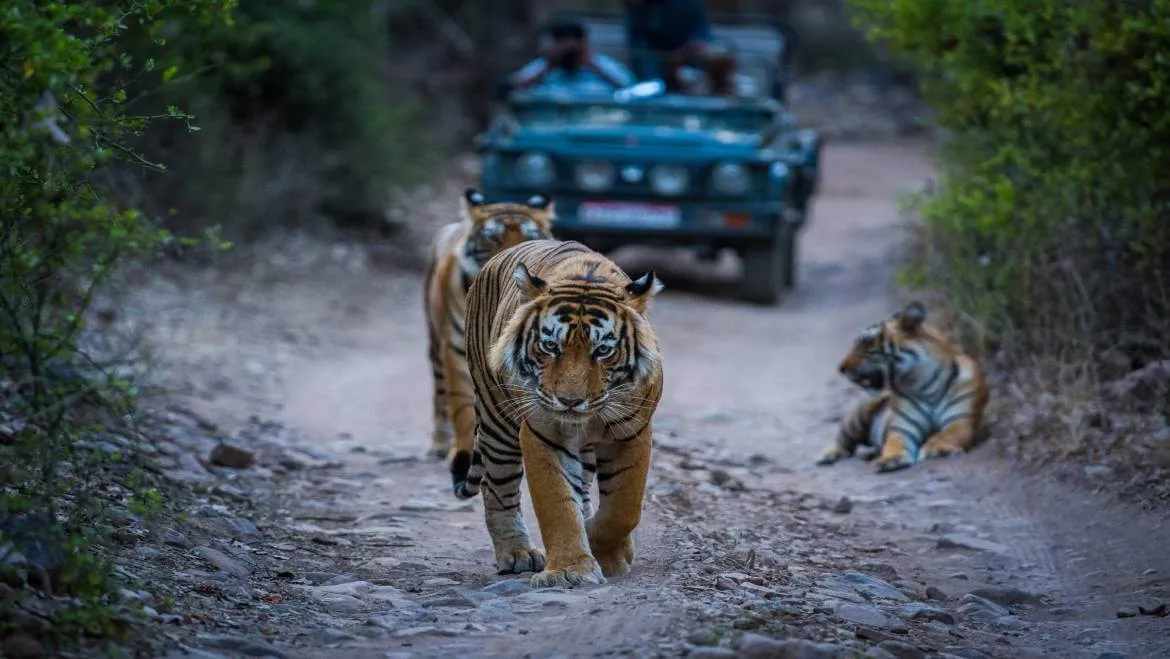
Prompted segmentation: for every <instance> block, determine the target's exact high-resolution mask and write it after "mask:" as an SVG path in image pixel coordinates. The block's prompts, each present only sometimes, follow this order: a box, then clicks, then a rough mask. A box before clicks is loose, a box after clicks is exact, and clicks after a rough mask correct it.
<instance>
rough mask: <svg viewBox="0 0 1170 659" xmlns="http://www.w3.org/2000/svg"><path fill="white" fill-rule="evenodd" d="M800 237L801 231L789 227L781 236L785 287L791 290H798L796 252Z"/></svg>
mask: <svg viewBox="0 0 1170 659" xmlns="http://www.w3.org/2000/svg"><path fill="white" fill-rule="evenodd" d="M799 236H800V230H799V229H797V228H796V227H789V228H788V229H787V230H786V231H784V233H783V234H782V236H781V242H782V243H783V245H784V287H785V288H789V289H791V288H796V270H797V267H796V251H797V247H798V246H797V238H798V237H799Z"/></svg>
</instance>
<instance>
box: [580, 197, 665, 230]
mask: <svg viewBox="0 0 1170 659" xmlns="http://www.w3.org/2000/svg"><path fill="white" fill-rule="evenodd" d="M577 219H579V220H580V221H581V223H582V224H591V225H595V226H610V227H637V228H639V229H673V228H674V227H677V226H678V225H679V224H681V223H682V211H680V210H679V208H678V206H667V205H662V204H623V203H613V202H596V201H592V202H584V203H582V204H581V205H580V206H579V207H578V209H577Z"/></svg>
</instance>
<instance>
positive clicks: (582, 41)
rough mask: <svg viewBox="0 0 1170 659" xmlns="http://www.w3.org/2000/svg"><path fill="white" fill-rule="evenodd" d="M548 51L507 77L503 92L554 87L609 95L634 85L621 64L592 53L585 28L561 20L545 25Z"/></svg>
mask: <svg viewBox="0 0 1170 659" xmlns="http://www.w3.org/2000/svg"><path fill="white" fill-rule="evenodd" d="M548 31H549V35H550V36H551V37H552V48H551V49H550V52H549V53H548V55H547V56H544V57H538V58H536V59H534V60H532V61H531V62H529V63H528V64H527V65H525V66H524V68H522V69H520V70H519V71H517V72H516V73H514V74H512V75H511V76H509V78H508V79H507V81H506V82H505V87H506V89H507V90H509V91H510V90H511V89H530V88H533V87H537V86H540V87H542V88H555V89H563V90H567V91H572V92H574V93H587V94H588V93H602V94H607V93H612V92H613V91H614V90H615V89H619V88H622V87H628V86H630V85H632V84H634V82H636V80H635V78H634V74H633V73H631V72H630V70H629V69H627V68H626V66H625V65H624V64H622V63H621V62H619V61H617V60H616V59H614V58H612V57H610V56H608V55H605V54H603V53H593V52H591V51H590V49H589V40H588V37H587V35H586V31H585V26H584V25H582V24H581V23H579V22H577V21H565V22H559V23H555V24H553V25H551V26H549V30H548Z"/></svg>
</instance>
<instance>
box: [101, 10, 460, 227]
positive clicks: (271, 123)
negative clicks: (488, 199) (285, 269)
mask: <svg viewBox="0 0 1170 659" xmlns="http://www.w3.org/2000/svg"><path fill="white" fill-rule="evenodd" d="M393 11H394V6H393V5H392V4H387V3H373V4H372V5H371V3H369V2H354V1H353V0H321V1H318V2H296V1H292V0H279V1H267V0H239V6H238V7H237V9H236V11H235V12H234V20H233V24H232V25H218V26H213V27H212V28H211V29H207V30H189V29H186V27H185V26H183V25H180V26H179V27H176V28H174V29H173V30H172V32H173V33H172V34H170V38H169V41H168V44H167V47H168V49H169V50H170V51H171V52H174V53H178V54H179V55H180V56H181V57H182V58H183V59H184V60H186V61H189V62H191V63H192V65H193V67H194V68H193V69H192V72H194V71H197V72H198V75H190V76H181V75H180V76H179V77H177V79H176V84H173V85H170V86H168V87H167V88H166V89H164V90H162V91H161V92H159V93H150V94H146V95H143V96H142V98H141V99H140V101H139V104H138V106H137V107H140V108H142V110H143V111H145V112H157V111H159V110H160V109H163V108H166V107H168V106H170V105H178V106H180V107H183V108H184V109H185V110H188V111H190V112H191V113H193V114H194V115H196V116H197V117H198V128H199V129H200V132H201V139H199V140H176V135H177V131H176V130H175V127H173V126H159V127H156V128H155V129H154V130H152V131H151V132H150V133H148V134H147V136H146V138H145V140H144V142H143V148H148V149H150V150H151V151H153V152H157V153H162V154H163V155H165V157H166V158H167V161H168V162H169V163H170V164H171V166H172V172H173V174H174V175H173V176H167V177H165V178H162V179H159V178H157V177H147V178H143V177H121V178H120V179H119V181H118V183H119V185H120V188H121V193H122V195H123V196H125V197H127V198H130V199H132V200H134V201H135V203H137V204H139V205H141V206H142V207H144V208H145V209H147V210H150V211H153V212H154V213H155V214H156V215H159V216H169V219H168V220H167V226H168V227H169V228H171V229H173V230H176V231H178V230H184V231H188V232H191V231H199V230H202V229H203V228H205V227H207V226H212V225H220V226H221V227H222V231H223V235H224V236H225V237H227V238H229V239H231V240H233V241H236V242H241V243H244V242H250V241H252V240H254V239H257V238H259V237H261V236H263V235H265V234H267V233H269V232H271V231H272V230H274V229H324V228H329V227H333V226H341V227H343V228H355V229H362V230H370V229H373V230H381V231H386V230H389V229H391V225H390V223H389V221H388V220H387V218H386V216H385V210H386V207H387V205H388V203H389V202H390V200H391V195H392V192H393V190H394V188H395V187H396V186H397V187H411V186H413V185H414V184H416V183H418V182H420V181H422V180H424V179H425V178H426V177H427V176H429V175H430V174H431V172H432V168H433V167H434V166H435V165H437V164H438V163H440V162H441V160H442V155H443V154H441V153H436V150H435V149H433V148H431V146H430V139H429V135H428V132H427V131H428V125H427V122H426V119H427V117H426V112H427V109H426V108H425V107H423V106H422V105H421V104H420V103H419V102H417V101H416V100H415V98H414V97H413V96H412V95H411V94H409V93H407V92H406V90H404V89H401V88H399V87H398V86H396V85H395V84H393V82H392V80H391V76H390V75H389V69H390V68H392V67H394V66H396V63H395V61H394V59H393V53H392V52H391V50H390V41H389V36H388V35H389V30H388V21H389V18H390V16H391V14H392V13H393ZM143 46H144V45H143V44H142V42H141V40H139V42H138V43H136V44H134V48H135V49H136V50H137V49H141V48H143ZM178 132H181V130H180V131H178ZM172 208H174V209H175V211H174V212H172V211H171V209H172Z"/></svg>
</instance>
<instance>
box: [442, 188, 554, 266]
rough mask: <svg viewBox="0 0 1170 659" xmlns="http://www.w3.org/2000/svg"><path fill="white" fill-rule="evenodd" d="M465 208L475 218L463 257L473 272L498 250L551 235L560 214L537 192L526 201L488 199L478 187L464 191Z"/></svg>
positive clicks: (463, 263)
mask: <svg viewBox="0 0 1170 659" xmlns="http://www.w3.org/2000/svg"><path fill="white" fill-rule="evenodd" d="M463 212H464V215H466V216H467V219H469V220H470V221H471V231H470V232H469V233H468V235H467V237H466V240H465V241H464V243H463V250H462V252H461V253H460V255H459V259H460V261H461V262H462V265H463V269H464V270H465V271H466V272H467V273H468V274H469V275H472V276H474V275H476V274H478V273H479V270H480V268H482V267H483V264H484V263H487V261H488V259H490V258H491V257H492V256H494V255H495V254H496V253H498V252H501V251H503V250H505V249H508V248H509V247H512V246H515V245H519V244H520V243H522V242H524V241H526V240H539V239H542V238H551V237H552V233H551V227H552V222H553V220H554V219H555V218H556V210H555V204H553V202H552V200H551V199H549V198H548V197H546V196H544V195H540V194H537V195H533V196H532V197H531V198H529V199H528V201H527V202H526V203H523V204H514V203H504V202H500V203H488V201H487V197H485V196H484V194H483V193H482V192H480V191H478V190H476V189H474V188H467V190H465V191H464V193H463Z"/></svg>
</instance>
